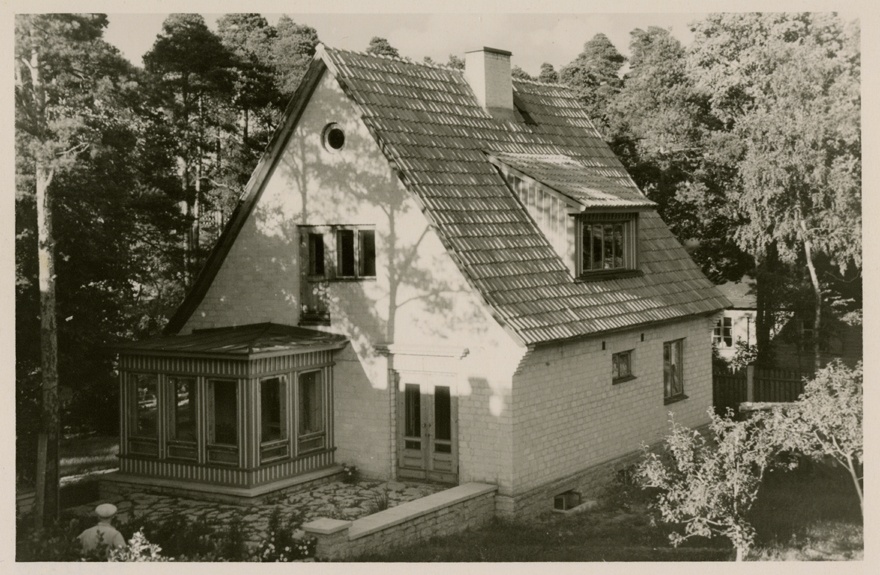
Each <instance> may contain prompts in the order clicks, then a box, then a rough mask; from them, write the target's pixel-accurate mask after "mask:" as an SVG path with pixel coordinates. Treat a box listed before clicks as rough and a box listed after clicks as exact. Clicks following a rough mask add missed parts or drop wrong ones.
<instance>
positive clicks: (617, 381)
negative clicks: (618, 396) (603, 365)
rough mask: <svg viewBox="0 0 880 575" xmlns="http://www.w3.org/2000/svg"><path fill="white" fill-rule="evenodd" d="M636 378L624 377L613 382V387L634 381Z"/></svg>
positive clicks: (632, 376) (631, 376)
mask: <svg viewBox="0 0 880 575" xmlns="http://www.w3.org/2000/svg"><path fill="white" fill-rule="evenodd" d="M635 378H636V376H634V375H626V376H624V377H618V378H616V379H612V380H611V385H617V384H618V383H626V382H627V381H632V380H634V379H635Z"/></svg>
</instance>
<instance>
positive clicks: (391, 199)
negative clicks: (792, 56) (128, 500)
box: [120, 47, 729, 516]
mask: <svg viewBox="0 0 880 575" xmlns="http://www.w3.org/2000/svg"><path fill="white" fill-rule="evenodd" d="M466 64H467V65H466V69H465V70H464V71H463V72H462V71H459V70H453V69H449V68H445V67H435V66H430V65H424V64H416V63H413V62H409V61H405V60H401V59H394V58H385V57H376V56H369V55H365V54H361V53H354V52H347V51H341V50H333V49H329V48H324V47H319V48H318V51H317V55H316V57H315V60H314V62H313V63H312V65H311V67H310V68H309V70H308V72H307V73H306V75H305V77H304V79H303V81H302V84H301V86H300V87H299V89H298V90H297V92H296V94H295V96H294V98H293V100H292V102H291V104H290V106H289V108H288V110H287V113H286V117H285V120H284V123H283V125H282V127H281V128H280V129H279V131H278V133H277V134H276V135H275V137H274V139H273V141H272V143H271V145H270V148H269V150H268V151H267V154H266V156H265V157H264V158H263V160H262V161H261V163H260V164H259V166H258V167H257V169H256V170H255V172H254V175H253V177H252V178H251V181H250V182H249V184H248V186H247V190H246V193H245V195H244V196H243V197H242V199H241V202H240V204H239V207H238V209H237V210H236V212H235V214H234V215H233V218H232V220H231V222H230V224H229V226H228V227H227V229H226V230H225V231H224V233H223V235H222V236H221V238H220V240H219V241H218V244H217V246H216V248H215V250H214V252H213V253H212V254H211V256H210V258H209V261H208V263H207V264H206V266H205V268H204V270H203V272H202V274H201V275H200V277H199V279H198V281H197V283H196V284H195V286H194V287H193V289H192V291H191V292H190V293H189V294H188V296H187V298H186V300H185V301H184V302H183V304H182V305H181V307H180V309H179V310H178V312H177V313H176V315H175V316H174V317H173V319H172V320H171V323H170V325H169V327H168V330H167V332H168V334H169V335H168V336H167V337H165V338H161V339H158V340H152V341H147V342H141V343H136V344H131V345H128V346H125V347H123V348H122V349H121V350H120V354H121V363H120V365H121V372H122V375H121V382H122V383H121V385H122V413H123V415H122V418H123V426H122V437H121V444H120V460H121V475H122V476H123V477H126V478H127V480H129V481H134V482H141V483H151V484H154V485H159V484H161V485H163V486H167V487H174V486H177V487H188V488H201V489H205V490H211V491H212V492H215V493H216V492H224V493H232V494H237V495H244V496H252V495H256V494H261V493H266V492H269V491H272V490H275V489H278V488H282V487H285V486H288V485H291V484H292V483H295V482H296V481H299V480H301V479H302V478H303V477H305V478H314V477H318V476H320V475H321V474H322V473H328V472H333V471H335V470H336V469H337V468H336V467H333V466H334V465H338V464H340V463H348V464H354V465H357V466H358V468H359V470H360V471H361V473H362V474H363V475H365V476H367V477H373V478H383V479H385V478H428V479H433V480H438V481H443V482H448V483H450V484H455V483H465V482H473V481H479V482H488V483H492V484H495V485H497V486H498V495H497V497H496V504H497V510H498V512H499V513H500V514H502V515H508V516H509V515H514V514H517V515H519V514H528V513H533V512H537V511H541V510H544V509H549V508H551V507H552V505H553V500H554V497H555V496H557V495H559V494H560V493H563V492H566V491H569V490H579V491H588V490H589V489H591V488H593V487H595V484H596V481H599V480H604V479H605V478H606V477H607V476H609V473H610V470H611V468H613V467H614V466H616V465H622V464H624V463H625V462H628V461H631V460H632V457H633V454H635V453H637V452H638V450H639V448H640V445H641V444H642V443H644V442H653V441H655V440H657V439H659V438H660V437H662V436H663V435H664V434H665V433H666V432H667V431H668V429H669V427H668V426H669V421H668V414H669V412H673V413H674V414H675V419H676V421H677V422H678V423H681V424H683V425H689V426H699V425H702V424H704V423H706V422H707V421H708V415H707V410H708V408H709V407H710V406H711V404H712V370H711V339H712V338H711V334H712V329H713V327H714V316H715V314H717V312H718V311H719V310H721V309H723V308H725V307H727V306H728V305H729V302H728V301H727V300H726V299H725V298H724V297H723V296H722V295H721V294H720V293H719V292H718V291H717V290H716V289H715V288H714V287H713V286H712V284H711V283H710V282H709V281H708V280H707V279H706V278H705V277H704V276H703V275H702V273H701V272H700V270H699V268H698V267H697V266H696V265H695V264H694V263H693V262H692V261H691V259H690V258H689V257H688V255H687V254H686V253H685V251H684V249H682V247H681V246H680V245H679V244H678V242H677V241H676V240H675V238H674V237H673V236H672V234H671V233H670V232H669V230H668V229H667V227H666V225H665V224H664V223H663V222H662V221H661V219H660V217H659V216H658V215H657V212H656V210H655V204H654V203H653V202H651V201H650V200H648V199H647V198H646V197H645V196H644V195H643V194H642V193H641V192H640V191H639V190H638V189H637V187H636V186H635V184H634V183H633V181H632V179H631V178H630V177H629V175H628V174H627V173H626V171H625V170H624V168H623V166H622V165H621V163H620V162H619V161H618V160H617V158H616V157H615V156H614V154H613V153H612V152H611V151H610V149H609V148H608V146H607V145H606V144H605V143H604V142H603V141H602V139H601V137H600V136H599V134H598V133H597V132H596V130H595V129H594V127H593V125H592V124H591V122H590V120H589V118H588V116H587V114H586V112H585V111H584V108H583V107H582V105H581V104H580V103H579V102H578V100H577V97H576V96H575V94H574V93H573V92H572V91H571V90H570V89H568V88H566V87H563V86H558V85H547V84H540V83H535V82H529V81H520V80H511V76H510V54H509V53H508V52H504V51H500V50H494V49H490V48H486V49H482V50H478V51H474V52H470V53H468V54H467V60H466Z"/></svg>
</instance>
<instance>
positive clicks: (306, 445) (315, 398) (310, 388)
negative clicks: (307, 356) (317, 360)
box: [298, 371, 324, 451]
mask: <svg viewBox="0 0 880 575" xmlns="http://www.w3.org/2000/svg"><path fill="white" fill-rule="evenodd" d="M298 396H299V412H298V420H299V426H298V434H299V449H300V451H307V450H310V449H318V448H320V447H323V446H324V437H323V434H324V397H323V396H324V385H323V382H322V378H321V372H320V371H310V372H307V373H301V374H300V375H299V393H298Z"/></svg>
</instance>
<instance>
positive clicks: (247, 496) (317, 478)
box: [98, 465, 342, 505]
mask: <svg viewBox="0 0 880 575" xmlns="http://www.w3.org/2000/svg"><path fill="white" fill-rule="evenodd" d="M341 479H342V467H340V466H338V465H335V466H333V467H332V468H329V469H323V470H320V471H315V472H311V473H307V474H304V475H302V476H299V477H297V478H294V481H293V482H291V483H288V484H282V483H280V482H279V483H278V484H275V485H269V486H262V487H260V488H256V489H239V488H230V487H225V486H222V485H210V484H206V483H192V482H190V483H187V482H185V481H175V480H168V479H156V478H150V477H137V476H130V475H119V474H116V473H111V474H108V475H106V476H105V477H103V478H101V480H100V481H99V483H98V494H99V497H100V499H101V500H102V501H119V500H122V499H125V498H126V496H128V495H130V494H132V493H153V494H156V495H171V496H174V497H184V498H188V499H196V500H199V501H214V502H217V503H229V504H233V505H255V504H263V503H270V502H271V501H272V500H274V499H275V498H277V497H281V496H284V495H287V494H289V493H296V492H299V491H305V490H308V489H311V488H313V487H317V486H319V485H324V484H325V483H331V482H333V481H339V480H341Z"/></svg>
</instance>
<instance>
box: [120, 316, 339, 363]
mask: <svg viewBox="0 0 880 575" xmlns="http://www.w3.org/2000/svg"><path fill="white" fill-rule="evenodd" d="M347 343H348V338H346V337H345V336H342V335H339V334H334V333H327V332H323V331H317V330H312V329H306V328H302V327H294V326H287V325H281V324H275V323H257V324H248V325H242V326H233V327H221V328H212V329H199V330H195V331H194V332H193V333H191V334H188V335H169V336H163V337H158V338H153V339H147V340H143V341H139V342H133V343H125V344H121V345H117V346H115V348H114V349H115V350H116V351H117V352H118V353H120V354H122V355H149V356H162V357H199V358H218V359H233V360H251V359H258V358H265V357H273V356H283V355H297V354H301V353H311V352H315V351H325V350H336V349H341V348H343V347H345V345H346V344H347Z"/></svg>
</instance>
